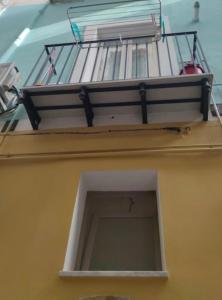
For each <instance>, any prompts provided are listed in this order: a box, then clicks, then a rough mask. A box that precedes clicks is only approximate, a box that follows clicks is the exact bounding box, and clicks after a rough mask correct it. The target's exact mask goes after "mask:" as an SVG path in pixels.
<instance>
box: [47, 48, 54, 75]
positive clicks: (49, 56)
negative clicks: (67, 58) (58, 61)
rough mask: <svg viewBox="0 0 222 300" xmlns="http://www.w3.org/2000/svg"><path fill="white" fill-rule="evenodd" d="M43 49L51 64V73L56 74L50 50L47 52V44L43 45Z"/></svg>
mask: <svg viewBox="0 0 222 300" xmlns="http://www.w3.org/2000/svg"><path fill="white" fill-rule="evenodd" d="M45 51H46V53H47V55H48V59H49V62H50V64H51V65H52V68H53V73H54V74H55V75H56V69H55V66H54V64H53V61H52V57H51V54H52V51H51V53H49V48H48V46H45Z"/></svg>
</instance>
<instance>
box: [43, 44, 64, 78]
mask: <svg viewBox="0 0 222 300" xmlns="http://www.w3.org/2000/svg"><path fill="white" fill-rule="evenodd" d="M63 49H64V46H62V47H61V49H60V51H59V53H58V55H57V57H56V60H55V63H54V64H53V63H52V64H51V65H52V68H53V69H52V71H53V72H54V70H55V67H56V65H57V63H58V61H59V58H60V56H61V54H62V51H63ZM51 78H52V72H51V74H49V77H48V79H47V81H46V84H48V83H49V82H50V80H51Z"/></svg>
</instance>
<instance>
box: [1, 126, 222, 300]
mask: <svg viewBox="0 0 222 300" xmlns="http://www.w3.org/2000/svg"><path fill="white" fill-rule="evenodd" d="M155 128H156V127H155ZM129 129H130V132H127V131H126V130H129ZM135 129H136V130H137V131H136V132H135V131H133V130H135ZM151 129H152V127H149V126H141V127H128V128H126V127H124V128H119V130H121V132H118V133H117V132H109V133H106V132H105V131H106V129H103V130H102V133H101V132H98V130H97V129H92V130H88V129H87V130H85V133H84V134H80V133H81V131H80V132H76V131H70V132H69V133H64V132H62V131H58V132H57V133H56V134H55V133H53V132H50V133H47V132H45V133H39V134H34V135H33V134H32V133H30V134H10V135H8V136H2V137H1V138H3V140H2V141H0V145H1V146H0V237H1V243H0V299H4V300H12V299H13V300H14V299H16V300H20V299H21V300H24V299H32V300H40V299H41V300H46V299H47V300H77V299H79V298H80V297H84V296H91V295H123V296H131V297H132V298H133V299H136V300H146V299H151V300H178V299H180V300H185V299H186V300H187V299H189V300H205V299H208V300H209V299H221V298H222V291H221V270H222V259H221V253H222V217H221V212H222V192H221V188H220V187H221V182H222V175H221V174H222V150H221V149H222V129H221V128H220V127H219V125H218V124H216V123H208V124H207V125H206V124H202V125H192V126H191V130H189V132H187V131H183V133H176V132H173V131H165V130H157V128H156V129H155V130H151ZM113 130H114V129H113ZM87 132H88V133H89V134H87ZM93 133H94V134H93ZM135 148H137V150H139V152H136V151H135V150H136V149H135ZM110 149H112V151H113V154H112V153H110V152H109V151H110ZM98 151H100V152H99V153H98ZM101 151H103V152H102V153H101ZM52 152H53V153H54V155H51V154H52ZM50 153H51V154H50ZM129 169H131V170H132V169H137V170H138V169H157V170H158V174H159V179H160V196H161V207H162V213H163V224H164V239H165V246H166V249H165V250H166V262H167V269H168V271H169V278H168V279H159V278H156V279H142V278H138V279H114V278H113V279H109V278H106V279H105V278H104V279H99V278H90V279H89V278H88V279H87V278H79V279H77V278H71V279H68V278H63V279H62V278H59V276H58V272H59V270H61V269H62V266H63V262H64V256H65V251H66V244H67V239H68V233H69V227H70V222H71V217H72V212H73V206H74V200H75V194H76V191H77V186H78V180H79V176H80V173H81V172H82V171H86V170H87V171H88V170H129Z"/></svg>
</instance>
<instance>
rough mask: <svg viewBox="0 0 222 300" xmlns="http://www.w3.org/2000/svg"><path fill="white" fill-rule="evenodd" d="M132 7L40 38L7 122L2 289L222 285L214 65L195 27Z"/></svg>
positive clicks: (182, 289)
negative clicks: (69, 36) (54, 39)
mask: <svg viewBox="0 0 222 300" xmlns="http://www.w3.org/2000/svg"><path fill="white" fill-rule="evenodd" d="M126 2H127V5H128V6H127V9H128V10H126V8H125V5H126ZM137 2H138V4H140V6H141V7H142V5H144V4H145V3H148V4H149V5H150V2H149V1H145V0H141V1H137ZM129 3H130V4H129ZM135 3H136V1H125V2H121V3H119V2H118V3H116V6H115V8H114V7H112V8H111V7H110V4H109V2H107V3H106V5H105V7H104V6H102V7H101V6H98V5H97V6H95V4H94V5H92V6H90V7H89V6H88V5H87V8H86V7H85V6H84V11H85V10H86V9H88V10H89V11H91V15H90V16H89V11H88V13H86V16H87V20H88V22H90V24H91V23H92V22H93V21H94V19H96V22H97V24H95V22H94V23H93V25H87V24H88V23H87V24H85V23H84V24H83V25H82V24H81V20H83V21H84V18H83V17H82V16H81V18H80V21H79V22H80V23H79V22H75V23H74V24H75V25H73V20H72V16H71V17H70V22H71V26H72V30H73V34H74V38H75V40H74V42H73V41H72V42H71V43H63V42H61V43H57V44H49V45H47V46H46V48H45V49H46V51H45V52H43V53H42V56H40V58H39V60H38V61H37V63H36V64H35V66H34V68H33V69H32V68H30V71H31V73H30V76H29V77H27V80H26V81H27V82H26V83H24V84H23V86H22V87H21V89H20V91H19V93H21V94H20V95H21V100H20V101H21V102H22V104H20V105H19V106H18V107H17V109H16V110H15V112H14V113H11V114H10V115H9V117H8V115H7V116H6V117H5V115H4V116H3V117H2V119H1V121H2V122H1V126H2V127H1V131H2V132H1V135H0V186H1V192H0V195H1V197H0V198H1V201H0V203H1V205H0V207H1V208H0V225H1V226H0V230H1V235H0V236H1V247H0V265H1V268H0V287H1V288H0V294H1V298H2V299H7V300H8V299H33V300H35V299H56V300H57V299H58V300H62V299H69V300H72V299H75V300H77V299H95V300H96V299H99V300H103V299H122V300H125V299H129V300H134V299H135V300H145V299H156V300H168V299H171V300H172V299H173V300H174V299H175V300H176V299H184V300H185V299H191V300H194V299H195V300H196V299H198V300H202V299H209V297H214V298H218V299H219V298H220V296H221V294H222V293H221V291H220V277H221V264H222V263H221V259H220V256H221V251H222V239H221V234H220V228H221V227H222V220H221V217H220V211H221V209H222V203H221V195H220V189H219V187H220V173H221V168H222V157H221V151H222V130H221V120H220V116H219V114H220V112H219V111H218V108H217V105H216V104H215V105H214V104H212V105H211V104H210V103H214V102H210V101H211V97H212V94H211V92H212V85H213V83H212V81H213V72H212V71H211V70H210V68H209V69H208V67H209V66H208V63H207V61H206V58H205V55H204V51H203V49H202V47H201V45H200V42H199V41H198V38H197V33H196V32H195V31H192V32H179V33H177V34H175V32H173V33H172V30H170V26H169V19H168V18H165V21H164V27H166V28H167V32H165V33H164V32H163V30H164V29H163V24H162V18H163V16H162V15H161V11H159V13H158V16H157V17H156V18H157V19H158V18H159V23H158V22H157V19H155V18H154V15H153V13H150V16H151V17H150V20H148V21H147V20H146V19H145V20H144V19H141V16H143V14H142V13H141V11H143V10H144V8H143V9H142V10H141V9H140V10H138V11H139V12H140V13H137V15H136V16H135V10H136V8H135V7H136V6H135ZM157 3H158V4H159V1H157ZM100 5H101V4H100ZM102 5H104V4H102ZM79 7H81V8H79ZM101 8H102V9H101ZM146 8H149V6H147V7H146ZM77 9H79V11H78V10H77ZM81 9H82V6H81V5H80V6H79V5H77V4H75V5H74V11H75V12H76V11H77V12H78V13H79V14H80V13H82V11H81ZM152 9H153V8H152ZM123 10H124V11H127V12H128V14H129V12H130V18H129V16H128V15H127V20H124V26H123V25H120V24H118V22H119V23H121V22H122V21H119V17H118V19H117V18H116V19H115V24H114V25H113V18H114V17H113V16H118V14H117V13H119V14H121V18H124V14H123ZM132 10H134V13H132ZM101 11H102V12H103V15H102V13H101ZM147 11H149V10H147ZM98 14H100V20H102V18H103V16H104V14H105V15H106V17H105V18H106V22H102V24H101V23H99V24H98V18H97V16H98ZM80 15H81V14H80ZM131 15H133V18H132V16H131ZM138 15H139V18H138ZM125 18H126V17H125ZM154 19H155V20H154ZM109 20H111V21H112V22H111V21H109ZM117 20H118V21H117ZM121 20H122V19H121ZM83 21H82V22H83ZM84 22H85V21H84ZM134 22H135V24H136V25H135V26H137V27H135V26H134ZM111 23H112V24H111ZM121 24H122V23H121ZM132 24H133V27H132ZM141 24H142V25H141ZM81 26H82V27H81ZM90 26H91V27H90ZM95 27H96V29H95ZM144 28H145V33H144V32H143V30H144ZM120 29H121V30H120ZM129 29H130V30H129ZM132 30H134V31H132ZM141 30H142V31H141ZM147 32H150V33H149V34H148V35H147ZM95 34H96V37H95ZM116 34H117V36H116ZM92 35H93V37H92ZM119 35H120V36H119ZM89 36H90V38H91V40H89V38H88V37H89ZM98 36H100V38H99V39H98ZM182 39H183V40H182ZM72 51H73V52H72ZM187 57H188V58H187ZM71 62H72V63H71ZM66 68H67V69H66ZM190 69H192V70H191V71H190ZM155 72H156V73H155ZM190 72H192V74H190ZM67 80H68V82H67ZM21 107H22V108H21ZM212 111H213V112H212ZM215 111H216V114H217V117H215V116H214V113H215ZM24 112H26V113H24Z"/></svg>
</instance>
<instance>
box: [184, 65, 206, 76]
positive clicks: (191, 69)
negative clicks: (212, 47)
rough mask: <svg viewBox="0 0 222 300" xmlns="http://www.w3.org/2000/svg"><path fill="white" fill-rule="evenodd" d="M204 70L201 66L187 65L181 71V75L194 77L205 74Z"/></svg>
mask: <svg viewBox="0 0 222 300" xmlns="http://www.w3.org/2000/svg"><path fill="white" fill-rule="evenodd" d="M203 73H205V72H204V69H203V68H202V67H201V66H200V65H199V64H192V63H189V64H187V65H186V66H185V67H184V68H183V69H182V70H181V71H180V75H194V74H203Z"/></svg>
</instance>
